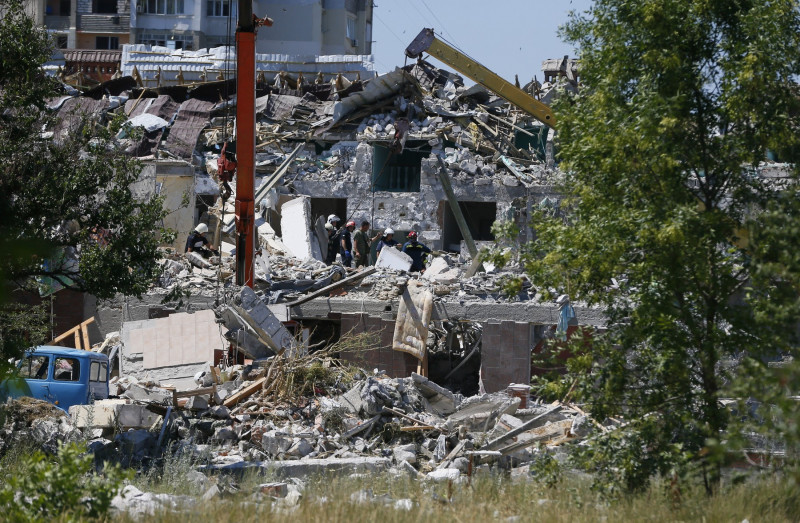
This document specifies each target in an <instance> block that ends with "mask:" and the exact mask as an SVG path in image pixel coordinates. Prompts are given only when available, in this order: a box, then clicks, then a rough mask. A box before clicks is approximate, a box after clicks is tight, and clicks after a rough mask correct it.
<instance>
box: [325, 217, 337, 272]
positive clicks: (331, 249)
mask: <svg viewBox="0 0 800 523" xmlns="http://www.w3.org/2000/svg"><path fill="white" fill-rule="evenodd" d="M331 216H333V215H331ZM325 232H326V233H328V254H327V256H325V263H326V264H328V265H333V262H335V261H336V255H337V254H339V230H338V229H337V228H336V226H335V225H334V224H333V223H331V222H328V223H326V224H325Z"/></svg>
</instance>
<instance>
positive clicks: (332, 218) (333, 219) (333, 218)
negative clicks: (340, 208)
mask: <svg viewBox="0 0 800 523" xmlns="http://www.w3.org/2000/svg"><path fill="white" fill-rule="evenodd" d="M341 221H342V219H341V218H339V217H338V216H336V215H335V214H329V215H328V223H330V224H331V225H333V228H334V229H336V230H339V222H341Z"/></svg>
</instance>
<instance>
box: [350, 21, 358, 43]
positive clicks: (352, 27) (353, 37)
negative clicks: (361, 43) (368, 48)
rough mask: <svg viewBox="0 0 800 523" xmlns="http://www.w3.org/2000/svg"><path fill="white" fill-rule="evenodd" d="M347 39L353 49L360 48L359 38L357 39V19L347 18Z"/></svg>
mask: <svg viewBox="0 0 800 523" xmlns="http://www.w3.org/2000/svg"><path fill="white" fill-rule="evenodd" d="M347 39H348V40H350V42H349V43H350V44H351V45H352V46H353V47H357V46H358V38H357V37H356V19H355V18H352V17H349V16H348V17H347Z"/></svg>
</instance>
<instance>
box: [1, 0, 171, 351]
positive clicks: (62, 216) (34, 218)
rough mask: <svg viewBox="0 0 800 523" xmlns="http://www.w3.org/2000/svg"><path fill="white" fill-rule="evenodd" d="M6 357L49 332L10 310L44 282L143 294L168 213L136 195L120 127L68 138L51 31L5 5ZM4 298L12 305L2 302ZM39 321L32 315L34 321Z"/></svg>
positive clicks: (9, 0) (78, 130)
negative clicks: (52, 66)
mask: <svg viewBox="0 0 800 523" xmlns="http://www.w3.org/2000/svg"><path fill="white" fill-rule="evenodd" d="M0 49H2V53H0V158H2V163H1V164H0V251H2V252H3V256H2V258H0V308H1V309H2V310H0V361H5V360H7V359H8V357H10V356H14V355H16V354H19V351H20V349H21V348H22V347H23V346H24V345H25V344H28V343H39V342H42V341H45V340H42V339H41V336H42V334H43V333H44V332H45V331H43V330H42V329H38V330H37V329H36V328H35V327H36V325H35V323H36V322H34V321H30V322H29V323H27V324H26V323H25V321H24V320H25V317H26V313H25V310H24V308H23V309H20V306H18V305H14V306H12V305H10V304H8V302H9V300H10V299H11V293H12V292H13V291H15V290H18V289H22V290H28V291H34V292H36V291H37V290H38V288H39V287H38V286H39V285H40V284H41V282H42V281H43V278H49V280H47V281H50V282H58V283H59V284H60V285H63V286H65V287H69V288H73V289H77V290H80V291H85V292H89V293H91V294H94V295H95V296H97V297H99V298H107V297H111V296H113V295H114V294H116V293H124V294H130V295H137V296H138V295H141V294H142V293H143V292H145V291H146V290H147V288H148V286H149V285H150V283H151V282H152V281H153V279H154V277H155V276H156V275H157V273H158V259H159V255H158V246H159V244H160V243H161V241H162V240H164V239H166V238H165V234H166V231H165V230H164V229H163V228H162V227H161V223H162V219H163V217H164V215H165V212H164V210H163V207H162V201H161V199H160V198H158V197H155V196H149V197H146V198H137V196H136V195H135V194H134V192H133V191H132V190H131V187H132V185H133V184H134V183H135V182H137V180H138V178H139V175H140V172H141V166H140V165H139V164H138V163H137V162H136V161H135V160H134V159H132V158H129V157H126V156H125V155H124V154H123V153H122V152H121V150H120V149H119V148H117V147H116V143H115V134H114V133H115V130H116V128H117V127H118V125H117V124H118V122H115V121H111V122H109V121H107V120H106V119H105V117H103V119H102V120H100V121H93V120H90V119H86V118H78V119H76V121H77V122H78V123H77V125H75V126H73V127H72V128H70V129H69V132H67V133H58V134H57V135H55V136H54V135H53V134H52V133H48V132H44V131H46V130H51V129H53V128H54V127H55V126H56V125H57V124H58V123H59V121H58V119H57V114H56V113H55V112H54V111H52V110H50V109H48V108H47V104H48V102H50V101H52V100H54V99H56V98H57V97H59V96H63V95H64V94H65V93H64V91H63V88H62V86H61V85H60V84H59V83H58V82H57V80H56V79H54V78H52V77H50V76H48V75H46V74H45V72H44V70H43V69H42V65H43V64H44V63H45V62H46V61H47V60H49V57H50V54H51V52H52V46H51V41H50V36H49V35H48V33H47V31H46V30H45V29H44V28H42V27H38V26H36V24H35V23H34V21H33V20H32V19H31V18H30V17H29V16H28V15H27V14H26V13H25V11H24V10H23V7H22V3H21V2H20V1H19V0H0ZM3 302H6V304H5V305H3ZM37 317H38V316H36V315H33V314H29V315H28V319H29V320H34V319H35V318H37Z"/></svg>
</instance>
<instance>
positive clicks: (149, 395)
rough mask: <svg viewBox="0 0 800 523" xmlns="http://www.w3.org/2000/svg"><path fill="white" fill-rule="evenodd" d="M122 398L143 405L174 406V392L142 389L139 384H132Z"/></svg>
mask: <svg viewBox="0 0 800 523" xmlns="http://www.w3.org/2000/svg"><path fill="white" fill-rule="evenodd" d="M122 397H123V398H129V399H132V400H134V401H141V402H143V403H158V404H159V405H171V404H172V392H170V391H168V390H164V389H158V388H146V387H142V386H141V385H139V384H137V383H132V384H131V386H130V387H128V390H126V391H125V392H124V393H123V394H122Z"/></svg>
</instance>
